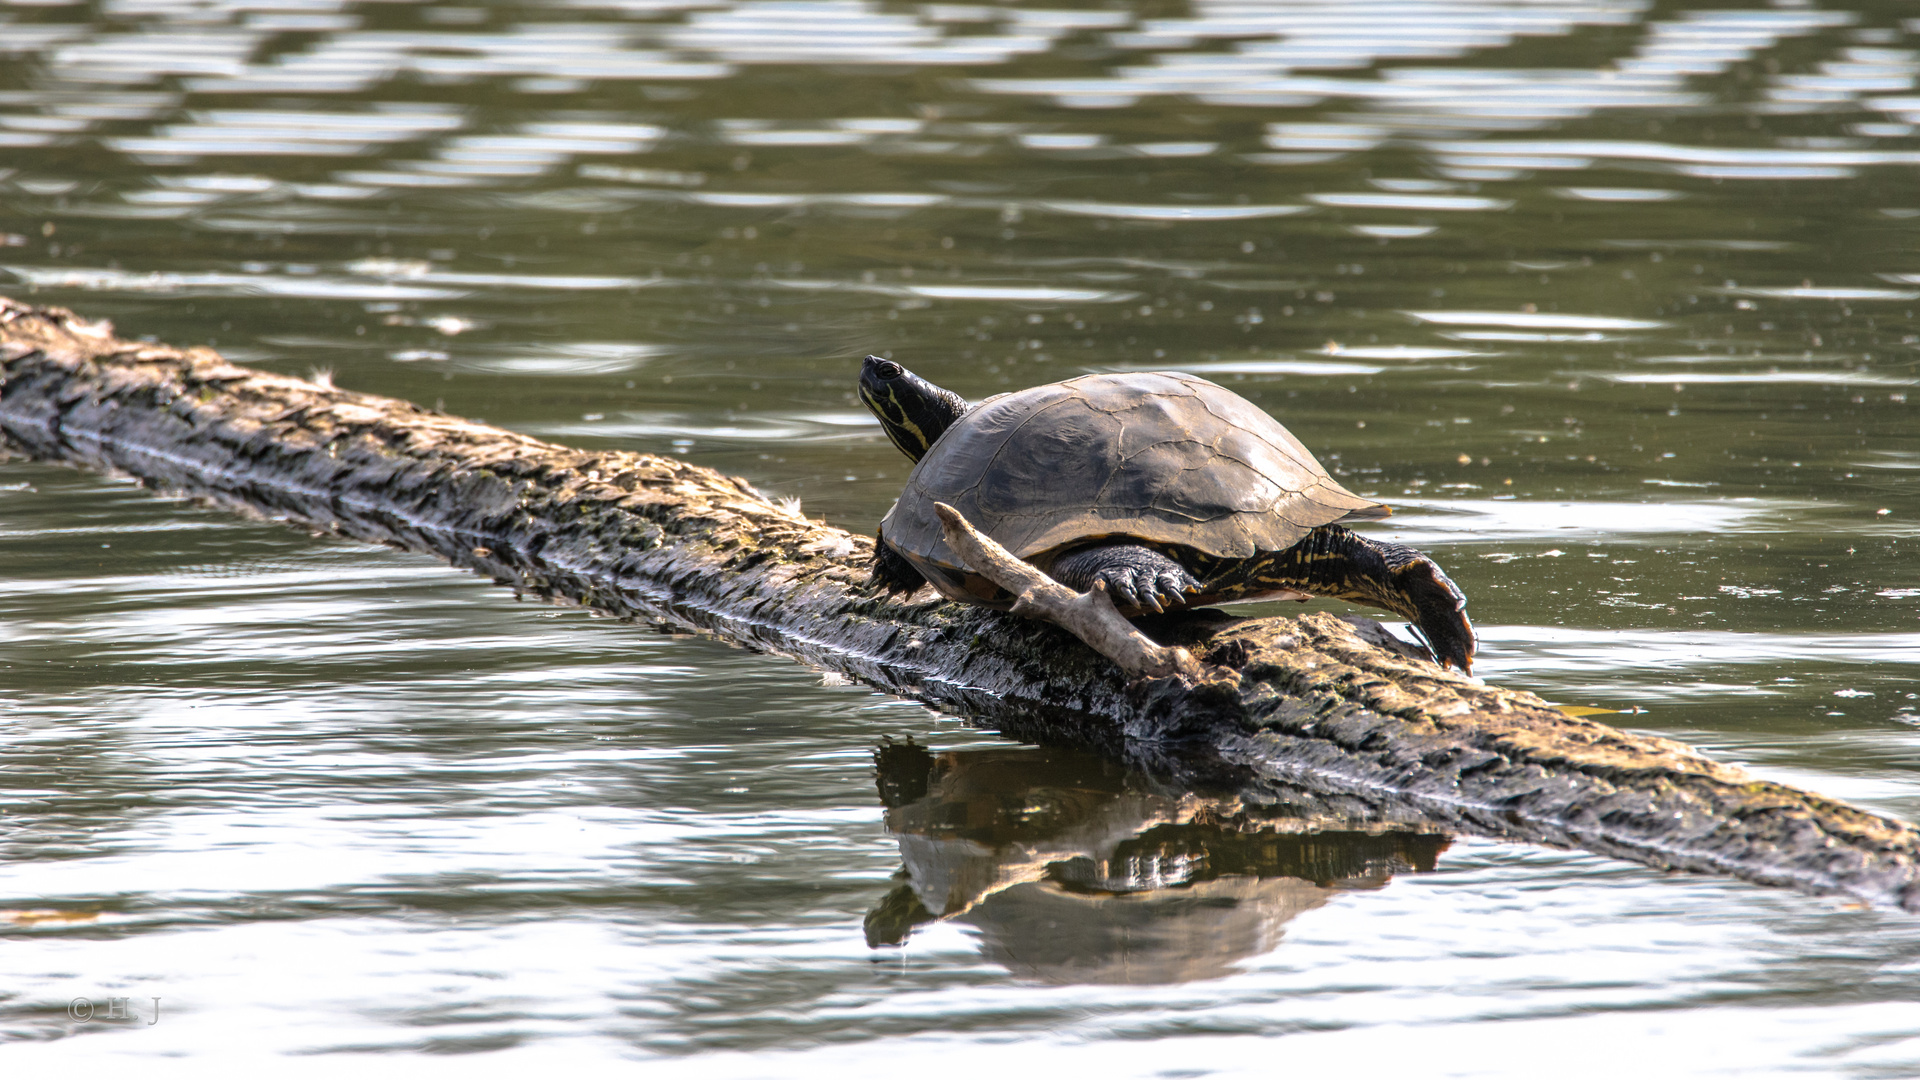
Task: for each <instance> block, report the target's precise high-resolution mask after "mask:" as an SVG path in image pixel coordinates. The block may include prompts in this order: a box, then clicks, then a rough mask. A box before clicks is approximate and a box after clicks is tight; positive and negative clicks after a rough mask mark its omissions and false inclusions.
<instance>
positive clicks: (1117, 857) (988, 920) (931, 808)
mask: <svg viewBox="0 0 1920 1080" xmlns="http://www.w3.org/2000/svg"><path fill="white" fill-rule="evenodd" d="M874 761H875V763H876V766H877V773H878V781H879V788H880V798H881V801H882V802H883V803H885V804H886V807H887V817H886V824H887V829H888V831H889V832H891V833H893V834H894V836H895V838H896V839H897V840H898V841H899V844H900V858H901V862H902V863H903V864H904V865H903V868H902V870H901V872H900V874H899V875H897V879H898V884H896V886H895V887H894V889H893V891H892V892H891V893H889V894H888V895H887V897H886V898H885V899H883V900H882V901H881V902H880V903H879V904H878V905H877V906H875V908H874V909H873V910H872V911H871V912H869V913H868V914H867V919H866V930H867V944H868V945H871V946H874V947H876V948H878V947H882V946H889V945H900V944H903V943H905V941H906V940H907V938H908V936H909V935H910V934H911V933H912V932H913V931H914V930H915V929H916V928H918V927H920V926H923V925H926V924H928V923H931V922H934V921H936V920H941V919H958V920H960V921H962V922H966V923H970V924H972V925H973V926H975V927H977V928H978V929H979V931H980V936H981V944H982V947H983V949H984V951H985V953H986V955H987V956H988V958H989V959H992V960H993V961H995V962H997V963H999V964H1001V965H1003V966H1005V967H1006V968H1008V969H1009V970H1011V971H1013V972H1014V973H1016V974H1018V975H1021V976H1024V977H1027V978H1032V979H1037V980H1040V981H1044V982H1050V983H1103V984H1114V983H1173V982H1187V981H1190V980H1194V979H1210V978H1217V977H1219V976H1222V975H1228V974H1231V973H1232V972H1233V971H1234V970H1235V965H1236V964H1237V963H1238V962H1239V961H1241V960H1244V959H1246V958H1248V957H1253V956H1258V955H1260V954H1262V953H1265V952H1267V951H1269V950H1271V949H1273V948H1274V947H1276V946H1277V945H1278V944H1279V942H1280V937H1281V934H1282V932H1283V927H1284V926H1285V924H1286V923H1287V922H1288V921H1289V920H1291V919H1292V918H1294V917H1295V916H1297V915H1299V914H1300V913H1301V912H1304V911H1310V910H1312V909H1313V908H1316V907H1319V906H1320V905H1322V904H1325V903H1327V902H1328V901H1329V900H1331V899H1333V897H1335V896H1336V895H1338V894H1339V893H1341V892H1346V891H1352V890H1357V889H1378V888H1381V887H1383V886H1385V885H1386V884H1387V882H1388V880H1389V879H1391V878H1392V876H1393V875H1394V874H1396V873H1406V872H1411V871H1429V870H1432V869H1433V868H1434V864H1435V862H1436V861H1437V860H1438V858H1439V856H1440V853H1441V852H1443V851H1445V850H1446V848H1447V845H1448V843H1449V838H1448V837H1447V836H1445V835H1442V834H1439V833H1432V832H1424V831H1419V830H1417V829H1409V828H1406V827H1400V828H1392V827H1385V826H1373V827H1361V826H1353V825H1349V826H1347V827H1345V828H1328V827H1326V826H1325V825H1324V823H1323V822H1324V820H1325V819H1324V818H1323V817H1322V815H1320V814H1317V813H1313V814H1310V813H1309V812H1308V809H1307V808H1306V807H1305V806H1293V807H1289V806H1264V807H1263V806H1246V805H1243V804H1242V803H1241V802H1240V801H1239V800H1238V799H1212V798H1207V797H1204V796H1200V795H1195V794H1191V793H1184V792H1166V791H1159V790H1155V789H1154V788H1153V786H1152V785H1151V784H1150V783H1148V782H1147V781H1146V780H1145V779H1144V778H1142V777H1141V776H1140V775H1139V774H1137V773H1129V772H1128V771H1127V770H1126V769H1124V768H1122V767H1120V766H1118V765H1115V764H1113V763H1111V762H1109V761H1107V760H1106V759H1104V758H1100V757H1096V756H1094V755H1092V754H1087V753H1084V752H1077V751H1070V750H1061V749H1051V748H1050V749H1036V748H1033V747H993V748H987V749H979V750H959V751H949V752H946V753H940V754H934V753H931V752H929V751H928V750H926V749H925V748H923V747H921V746H918V745H916V744H914V743H910V742H909V743H886V744H883V745H882V746H881V747H880V748H879V749H878V750H877V751H876V752H875V754H874ZM1309 821H1313V822H1321V823H1322V824H1318V825H1310V824H1309Z"/></svg>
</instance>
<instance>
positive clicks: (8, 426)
mask: <svg viewBox="0 0 1920 1080" xmlns="http://www.w3.org/2000/svg"><path fill="white" fill-rule="evenodd" d="M0 437H3V438H4V441H5V443H6V444H7V445H8V446H9V447H10V448H11V449H12V450H13V451H14V452H17V453H23V454H26V455H29V456H32V457H35V458H39V459H43V460H49V461H61V462H67V463H70V464H74V465H78V466H82V467H86V468H91V469H98V470H104V471H110V472H115V473H122V474H128V475H132V476H135V477H138V478H140V479H141V480H143V481H145V482H147V483H149V484H151V485H153V486H156V487H161V488H166V489H170V490H175V491H180V492H184V493H189V494H194V495H198V496H202V497H205V498H208V499H211V500H214V501H217V502H220V503H223V504H226V505H228V506H231V507H234V508H237V509H240V510H242V511H244V512H249V513H253V514H259V515H266V516H269V517H275V518H283V519H286V520H288V521H291V522H295V523H298V524H301V525H304V526H306V527H309V528H312V529H315V530H319V531H325V532H330V533H334V534H337V535H340V536H345V537H352V538H355V539H359V540H364V541H369V542H373V543H382V544H390V545H396V546H400V547H404V548H409V549H412V550H416V551H422V552H430V553H433V554H435V555H438V556H440V557H441V558H444V559H446V560H447V561H449V562H451V563H454V564H455V565H458V566H463V567H468V568H470V569H473V570H475V571H478V572H480V573H484V574H488V575H490V576H492V577H493V578H495V579H496V580H498V581H500V582H502V583H504V584H509V585H511V586H513V587H515V588H518V589H524V590H528V591H531V592H535V593H538V594H540V595H544V596H549V597H552V598H555V599H560V600H566V601H571V602H575V603H580V604H587V605H591V606H593V607H596V608H599V609H602V610H605V611H607V612H610V613H613V614H616V615H622V616H631V617H638V618H644V619H648V620H652V621H657V622H661V623H664V624H668V625H671V626H674V627H677V628H691V629H695V630H699V631H703V632H707V633H711V634H713V635H715V636H718V637H720V638H723V639H725V640H728V641H731V642H734V643H737V644H740V645H744V646H747V647H749V648H754V649H760V650H765V651H768V652H774V653H779V654H782V655H786V656H791V657H794V658H796V659H798V660H801V661H803V662H805V663H808V664H812V665H815V666H817V667H821V668H825V669H828V670H832V671H838V672H843V673H845V674H847V675H851V676H853V677H856V678H858V679H861V680H863V681H865V682H868V683H870V684H872V685H874V686H878V687H881V688H883V689H885V690H888V691H891V692H893V693H896V694H900V695H903V696H906V697H910V698H914V699H917V700H920V701H923V702H926V703H928V704H931V705H934V706H937V707H940V708H942V709H947V710H950V711H953V712H956V713H960V714H963V715H966V716H968V717H970V718H972V719H974V720H975V721H977V722H981V723H984V724H985V725H988V726H992V727H995V728H998V729H1000V730H1002V731H1005V732H1007V733H1009V734H1014V735H1017V736H1021V737H1025V738H1029V739H1036V740H1054V741H1068V742H1073V743H1078V744H1081V745H1088V746H1093V747H1096V748H1100V749H1103V750H1105V751H1106V752H1108V753H1112V754H1117V755H1121V756H1124V757H1126V758H1128V759H1129V760H1130V761H1132V762H1133V763H1135V764H1144V765H1147V766H1149V767H1154V768H1158V769H1159V770H1161V771H1162V772H1169V771H1171V772H1174V773H1178V774H1180V775H1183V776H1186V777H1189V778H1193V779H1205V780H1207V781H1209V782H1211V783H1215V784H1222V783H1224V784H1226V785H1229V786H1231V787H1234V788H1236V789H1238V790H1240V791H1242V792H1244V793H1246V794H1247V795H1248V796H1249V797H1259V795H1260V793H1261V792H1262V791H1283V790H1298V789H1302V788H1304V789H1307V790H1310V791H1313V792H1317V793H1321V794H1322V795H1323V796H1326V797H1330V798H1332V799H1333V800H1334V801H1336V802H1339V803H1340V804H1341V805H1343V806H1345V807H1348V808H1349V809H1348V812H1349V813H1371V814H1376V815H1379V816H1382V817H1392V818H1395V819H1397V820H1407V819H1410V818H1411V819H1417V820H1420V821H1424V822H1427V823H1430V824H1432V825H1435V826H1438V827H1441V828H1445V829H1450V830H1458V831H1467V832H1473V833H1478V834H1481V835H1486V836H1494V837H1500V838H1508V839H1515V840H1524V841H1531V842H1539V843H1547V844H1554V845H1560V846H1577V847H1582V848H1586V849H1588V850H1590V851H1595V852H1599V853H1602V854H1606V855H1613V856H1618V857H1621V858H1625V859H1631V860H1634V861H1637V862H1640V863H1644V864H1648V865H1652V866H1657V867H1670V868H1679V869H1689V870H1700V871H1712V872H1719V873H1727V874H1733V875H1736V876H1739V877H1742V878H1746V879H1748V880H1751V881H1757V882H1763V883H1769V884H1782V885H1791V886H1795V887H1798V888H1802V889H1807V890H1810V891H1819V892H1841V893H1847V894H1851V895H1854V896H1857V897H1860V898H1862V899H1865V900H1868V901H1870V902H1874V903H1878V904H1886V905H1892V906H1899V907H1904V908H1907V909H1909V910H1920V831H1916V830H1915V828H1914V827H1913V826H1911V825H1908V824H1906V823H1904V822H1899V821H1895V820H1892V819H1888V818H1884V817H1880V816H1877V815H1874V814H1870V813H1867V812H1865V811H1862V810H1859V809H1857V808H1854V807H1850V806H1847V805H1845V804H1842V803H1839V802H1835V801H1833V800H1829V799H1824V798H1821V797H1820V796H1818V795H1813V794H1810V793H1807V792H1803V791H1798V790H1796V789H1793V788H1789V787H1786V786H1784V785H1780V784H1775V783H1770V782H1766V781H1760V780H1755V779H1754V778H1752V777H1751V776H1748V775H1747V774H1746V773H1744V772H1742V771H1741V770H1739V769H1737V768H1734V767H1731V766H1728V765H1724V764H1720V763H1717V762H1714V761H1712V760H1710V759H1708V758H1705V757H1703V756H1701V755H1700V754H1698V753H1697V752H1695V751H1693V750H1692V749H1690V748H1688V747H1686V746H1684V745H1682V744H1680V743H1676V742H1672V741H1669V740H1665V739H1658V738H1651V737H1647V736H1642V735H1635V734H1630V733H1627V732H1623V731H1619V730H1616V729H1613V728H1610V727H1607V726H1606V725H1603V724H1600V723H1596V722H1594V721H1591V720H1584V719H1576V718H1573V717H1569V716H1567V715H1565V714H1563V713H1561V712H1559V711H1558V710H1556V709H1553V708H1551V707H1550V706H1548V705H1547V704H1546V703H1545V702H1543V701H1541V700H1540V699H1539V698H1538V697H1536V696H1534V695H1532V694H1529V693H1525V692H1522V691H1515V690H1508V689H1502V688H1500V687H1495V686H1488V685H1484V684H1482V683H1479V682H1476V681H1474V680H1471V679H1468V678H1465V677H1463V676H1461V675H1459V674H1457V673H1453V672H1448V671H1444V670H1442V669H1441V668H1439V667H1437V666H1436V665H1434V664H1432V663H1430V662H1428V661H1426V660H1425V659H1423V658H1420V657H1417V656H1415V655H1414V650H1412V649H1411V648H1410V647H1408V646H1404V645H1396V644H1395V642H1394V639H1393V638H1392V637H1391V636H1390V635H1386V634H1385V633H1384V632H1383V631H1381V630H1380V628H1379V627H1378V625H1377V624H1374V623H1371V622H1369V621H1368V620H1350V619H1342V618H1337V617H1334V616H1331V615H1326V614H1311V615H1305V616H1301V617H1297V618H1268V619H1233V618H1229V617H1227V616H1225V615H1223V614H1220V613H1218V612H1212V613H1207V612H1200V613H1189V614H1185V615H1181V616H1173V617H1163V618H1159V619H1156V620H1152V621H1151V622H1147V623H1143V625H1144V626H1146V628H1147V629H1148V631H1149V633H1150V634H1151V635H1152V636H1153V637H1154V638H1155V639H1156V640H1158V641H1161V642H1162V643H1165V644H1168V645H1180V646H1184V647H1186V648H1188V649H1190V650H1192V651H1193V652H1194V654H1195V655H1197V656H1203V657H1205V659H1206V660H1207V662H1208V663H1209V664H1211V665H1216V666H1219V667H1222V668H1225V669H1227V671H1228V674H1226V675H1222V676H1220V677H1216V678H1213V679H1211V680H1209V681H1204V682H1198V683H1194V682H1189V681H1186V680H1182V679H1178V678H1165V679H1149V680H1138V681H1134V682H1128V681H1127V680H1126V679H1125V678H1124V677H1123V676H1122V675H1121V674H1120V673H1119V672H1118V671H1117V670H1116V669H1115V668H1114V667H1113V665H1112V664H1110V663H1108V662H1107V661H1106V660H1105V659H1103V658H1101V657H1099V656H1097V655H1096V654H1094V653H1093V652H1092V651H1091V650H1090V649H1088V648H1087V647H1086V646H1084V645H1082V644H1081V643H1080V642H1079V641H1077V640H1075V639H1073V638H1072V637H1070V636H1069V635H1067V634H1066V633H1065V632H1064V631H1061V630H1059V629H1057V628H1055V627H1053V626H1050V625H1046V624H1042V623H1037V622H1032V621H1028V620H1022V619H1015V618H1011V617H1008V616H1005V615H1002V614H1000V613H997V612H992V611H987V610H984V609H980V608H965V607H961V606H958V605H954V604H949V603H946V602H944V601H932V602H920V603H900V602H896V601H892V600H889V599H888V598H887V597H885V596H884V595H883V594H882V593H880V592H879V591H878V590H876V589H874V588H871V587H869V586H868V585H867V583H866V578H867V570H866V563H867V560H868V558H869V556H870V554H871V550H872V548H871V542H870V541H869V540H868V539H867V538H865V537H863V536H856V535H852V534H849V533H847V532H844V531H842V530H840V529H836V528H833V527H831V526H828V525H826V524H825V523H823V522H818V521H810V520H808V519H806V518H805V517H803V516H802V515H801V514H800V513H799V512H798V511H797V510H795V509H790V508H788V507H786V506H782V505H780V504H778V503H775V502H773V501H771V500H769V499H766V498H765V497H763V496H761V495H760V494H759V493H758V492H756V491H755V490H754V489H753V488H752V487H751V486H750V485H749V484H747V483H746V482H745V481H742V480H739V479H735V478H732V477H727V476H723V475H721V474H719V473H717V472H714V471H713V470H711V469H704V468H701V467H699V466H697V465H692V464H688V463H686V462H682V461H677V460H674V459H670V458H662V457H655V456H652V455H647V454H635V453H625V452H619V451H584V450H573V449H568V448H566V447H560V446H554V445H552V444H549V443H544V442H540V441H538V440H536V439H532V438H528V437H526V436H523V435H517V434H515V433H513V432H510V431H504V430H502V429H500V428H495V427H489V426H487V425H485V424H479V423H474V422H471V421H467V420H462V419H459V418H456V417H451V416H446V415H443V414H440V413H437V412H434V411H431V410H428V409H422V408H420V407H418V406H415V405H411V404H408V403H406V402H403V401H396V400H393V399H390V398H382V397H376V396H373V395H369V394H359V393H354V392H352V391H348V390H341V389H337V388H334V387H330V386H323V385H319V384H317V383H313V382H308V381H305V380H301V379H296V378H290V377H286V376H281V375H273V374H269V373H266V372H261V371H254V370H250V369H247V368H242V367H238V366H236V365H234V364H231V363H228V362H227V361H226V360H224V359H222V358H221V357H220V356H219V355H218V354H216V353H214V352H212V351H211V350H208V349H202V348H190V349H177V348H173V347H170V346H166V345H151V344H140V343H137V342H128V341H122V340H119V339H118V338H116V337H114V336H113V332H112V329H111V328H110V327H108V326H105V325H104V324H90V323H88V322H86V321H84V320H82V319H80V318H78V317H76V316H75V315H73V314H72V313H71V312H68V311H65V310H63V309H59V308H42V307H33V306H29V305H26V304H22V303H18V302H15V301H12V300H7V299H5V298H3V297H0ZM922 595H923V596H924V595H926V594H922Z"/></svg>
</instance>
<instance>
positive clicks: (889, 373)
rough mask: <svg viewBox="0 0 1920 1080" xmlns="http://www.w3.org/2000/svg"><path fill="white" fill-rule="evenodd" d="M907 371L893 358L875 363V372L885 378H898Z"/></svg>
mask: <svg viewBox="0 0 1920 1080" xmlns="http://www.w3.org/2000/svg"><path fill="white" fill-rule="evenodd" d="M905 372H906V369H905V368H903V367H901V366H900V365H899V364H896V363H894V362H893V361H891V360H882V361H880V362H879V363H877V364H875V365H873V373H874V374H875V375H878V376H880V377H881V378H883V379H897V378H899V377H900V376H901V375H902V374H904V373H905Z"/></svg>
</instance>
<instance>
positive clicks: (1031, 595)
mask: <svg viewBox="0 0 1920 1080" xmlns="http://www.w3.org/2000/svg"><path fill="white" fill-rule="evenodd" d="M933 509H934V512H935V513H936V514H939V515H940V527H941V529H942V530H943V531H944V532H945V533H946V537H947V546H948V547H950V548H952V549H953V550H954V553H955V554H957V555H959V556H960V560H961V561H962V562H964V563H966V564H967V566H968V567H970V568H972V569H973V570H974V571H975V572H976V573H978V574H979V575H980V576H981V577H984V578H986V579H987V580H988V581H991V582H993V583H994V584H995V585H998V586H1000V587H1001V588H1003V589H1005V590H1007V591H1008V592H1010V593H1012V594H1013V595H1014V602H1013V613H1014V614H1015V615H1025V616H1029V617H1031V618H1037V619H1045V620H1047V621H1048V622H1050V623H1053V624H1054V625H1056V626H1059V627H1061V628H1062V629H1064V630H1066V631H1067V632H1068V633H1070V634H1072V635H1073V636H1074V637H1077V638H1079V639H1080V640H1081V641H1084V642H1086V643H1087V645H1088V646H1089V647H1091V648H1092V649H1093V650H1094V651H1095V652H1097V653H1099V654H1100V655H1102V656H1104V657H1106V658H1107V659H1109V660H1111V661H1113V662H1114V663H1115V664H1118V665H1119V666H1120V670H1122V671H1125V672H1126V673H1127V674H1129V675H1132V676H1133V677H1135V678H1144V679H1165V678H1171V677H1179V678H1184V679H1188V680H1191V681H1198V680H1200V679H1203V678H1205V674H1206V673H1205V671H1204V670H1203V669H1202V667H1201V665H1200V662H1199V661H1197V660H1195V659H1194V658H1193V654H1192V653H1190V652H1188V651H1187V650H1185V649H1182V648H1177V647H1176V648H1168V647H1166V646H1164V645H1161V644H1159V643H1157V642H1155V641H1154V640H1153V639H1151V638H1149V637H1147V635H1145V634H1143V633H1141V632H1140V631H1138V630H1136V629H1134V627H1133V624H1132V623H1130V622H1128V621H1127V620H1126V617H1125V616H1123V615H1121V614H1120V610H1119V609H1118V608H1116V607H1114V606H1113V598H1112V597H1109V596H1108V595H1107V588H1106V584H1105V583H1104V582H1102V583H1096V584H1095V585H1094V587H1093V588H1092V589H1090V590H1088V591H1086V592H1084V593H1082V592H1075V591H1074V590H1072V589H1069V588H1067V587H1066V586H1065V585H1062V584H1060V583H1059V582H1057V581H1055V580H1053V579H1052V578H1050V577H1048V576H1047V575H1046V574H1044V573H1041V571H1040V569H1039V568H1038V567H1036V566H1034V565H1033V564H1032V563H1029V562H1027V561H1026V560H1024V559H1021V558H1018V557H1017V556H1015V555H1014V554H1013V553H1012V552H1010V551H1008V550H1007V549H1006V548H1004V547H1001V546H1000V545H999V544H998V543H996V542H995V541H994V540H993V538H992V537H989V536H987V535H985V534H983V533H981V532H980V530H978V529H975V528H974V527H973V523H972V522H970V521H968V520H967V518H966V515H964V514H962V513H961V512H960V511H958V510H955V509H954V508H953V507H951V506H948V505H947V504H946V503H934V504H933Z"/></svg>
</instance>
